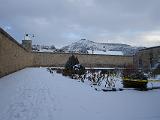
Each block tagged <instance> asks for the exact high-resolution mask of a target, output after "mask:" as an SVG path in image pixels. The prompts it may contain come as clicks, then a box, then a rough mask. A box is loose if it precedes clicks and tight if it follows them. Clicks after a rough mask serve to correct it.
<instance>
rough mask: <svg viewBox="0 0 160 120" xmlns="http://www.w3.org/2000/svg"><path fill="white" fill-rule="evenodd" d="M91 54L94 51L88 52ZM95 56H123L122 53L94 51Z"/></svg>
mask: <svg viewBox="0 0 160 120" xmlns="http://www.w3.org/2000/svg"><path fill="white" fill-rule="evenodd" d="M88 53H89V54H92V50H88ZM93 54H101V55H123V52H122V51H106V52H105V51H98V50H94V51H93Z"/></svg>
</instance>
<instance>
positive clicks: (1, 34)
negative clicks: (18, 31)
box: [0, 28, 33, 77]
mask: <svg viewBox="0 0 160 120" xmlns="http://www.w3.org/2000/svg"><path fill="white" fill-rule="evenodd" d="M32 61H33V56H32V54H30V53H29V52H27V50H26V49H24V48H23V47H22V46H21V45H20V44H19V43H18V42H16V40H15V39H14V38H12V37H11V36H10V35H9V34H8V33H6V32H5V31H4V30H3V29H1V28H0V77H2V76H4V75H7V74H10V73H12V72H15V71H17V70H20V69H23V68H25V67H29V66H32Z"/></svg>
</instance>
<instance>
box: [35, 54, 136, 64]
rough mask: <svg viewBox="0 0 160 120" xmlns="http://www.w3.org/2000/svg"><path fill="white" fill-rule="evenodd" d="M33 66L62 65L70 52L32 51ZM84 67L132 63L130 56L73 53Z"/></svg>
mask: <svg viewBox="0 0 160 120" xmlns="http://www.w3.org/2000/svg"><path fill="white" fill-rule="evenodd" d="M32 54H33V56H34V61H33V65H34V66H64V64H65V63H66V61H67V60H68V58H69V57H70V56H71V54H67V53H47V52H45V53H44V52H43V53H34V52H33V53H32ZM74 55H75V56H76V57H77V58H78V60H79V62H80V63H81V64H82V65H84V66H86V67H124V65H127V64H133V57H132V56H118V55H117V56H114V55H88V54H74Z"/></svg>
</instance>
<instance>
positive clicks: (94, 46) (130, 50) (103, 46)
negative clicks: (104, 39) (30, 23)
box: [61, 39, 144, 55]
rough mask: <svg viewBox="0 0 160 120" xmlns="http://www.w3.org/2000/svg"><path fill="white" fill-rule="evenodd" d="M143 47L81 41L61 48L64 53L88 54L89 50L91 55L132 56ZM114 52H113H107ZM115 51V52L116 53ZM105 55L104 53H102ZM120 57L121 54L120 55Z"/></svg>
mask: <svg viewBox="0 0 160 120" xmlns="http://www.w3.org/2000/svg"><path fill="white" fill-rule="evenodd" d="M142 48H144V47H132V46H130V45H127V44H120V43H97V42H93V41H90V40H86V39H81V40H79V41H77V42H74V43H72V44H70V45H68V46H65V47H63V48H61V50H63V51H65V52H78V53H90V52H88V51H89V50H91V51H94V52H93V53H100V52H99V51H101V52H102V51H103V52H106V54H108V53H117V52H119V53H123V55H133V54H135V52H136V51H137V50H139V49H142ZM109 51H115V52H109ZM116 51H117V52H116ZM104 54H105V53H104ZM120 55H121V54H120Z"/></svg>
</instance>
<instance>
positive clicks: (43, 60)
mask: <svg viewBox="0 0 160 120" xmlns="http://www.w3.org/2000/svg"><path fill="white" fill-rule="evenodd" d="M70 56H71V54H69V53H68V54H67V53H46V52H45V53H42V52H41V53H40V52H29V51H28V50H27V49H25V48H24V47H23V46H22V45H21V44H19V43H18V42H17V41H16V40H15V39H14V38H12V37H11V36H10V35H9V34H8V33H6V32H5V31H4V30H3V29H1V28H0V77H2V76H5V75H7V74H10V73H12V72H15V71H17V70H20V69H23V68H25V67H31V66H33V67H40V66H46V67H47V66H57V67H60V66H64V65H65V63H66V61H67V60H68V58H69V57H70ZM75 56H77V57H78V59H79V62H80V63H81V64H83V65H84V66H86V67H123V66H124V65H127V64H133V57H132V56H114V55H113V56H112V55H108V56H107V55H88V54H75Z"/></svg>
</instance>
